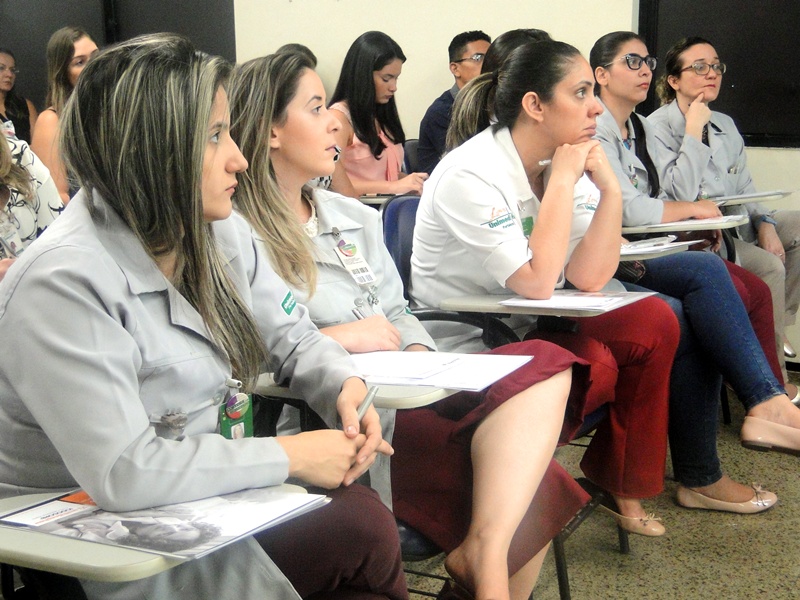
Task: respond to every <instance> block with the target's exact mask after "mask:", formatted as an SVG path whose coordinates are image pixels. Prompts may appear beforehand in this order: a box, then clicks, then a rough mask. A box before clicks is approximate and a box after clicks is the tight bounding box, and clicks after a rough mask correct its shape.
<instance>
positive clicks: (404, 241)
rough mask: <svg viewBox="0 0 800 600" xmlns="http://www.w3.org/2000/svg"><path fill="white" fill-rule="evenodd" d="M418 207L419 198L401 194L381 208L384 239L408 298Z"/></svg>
mask: <svg viewBox="0 0 800 600" xmlns="http://www.w3.org/2000/svg"><path fill="white" fill-rule="evenodd" d="M418 206H419V196H412V195H410V194H401V195H399V196H394V197H393V198H390V199H389V201H388V202H386V203H385V204H384V205H383V207H382V208H381V212H382V213H383V239H384V241H385V242H386V247H387V248H388V249H389V254H391V255H392V260H394V264H395V265H396V266H397V270H398V271H399V272H400V278H401V279H402V280H403V291H404V293H405V296H406V298H408V283H409V279H410V278H411V245H412V242H413V241H414V223H415V222H416V219H417V207H418Z"/></svg>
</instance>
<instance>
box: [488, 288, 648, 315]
mask: <svg viewBox="0 0 800 600" xmlns="http://www.w3.org/2000/svg"><path fill="white" fill-rule="evenodd" d="M654 294H655V292H579V291H577V290H556V291H555V292H553V295H552V296H551V297H550V298H548V299H547V300H531V299H529V298H521V297H517V298H509V299H508V300H503V301H502V302H500V304H502V305H503V306H523V307H528V308H572V309H585V310H599V311H602V312H608V311H612V310H614V309H615V308H619V307H620V306H625V305H627V304H631V303H633V302H636V301H638V300H641V299H642V298H647V297H648V296H653V295H654Z"/></svg>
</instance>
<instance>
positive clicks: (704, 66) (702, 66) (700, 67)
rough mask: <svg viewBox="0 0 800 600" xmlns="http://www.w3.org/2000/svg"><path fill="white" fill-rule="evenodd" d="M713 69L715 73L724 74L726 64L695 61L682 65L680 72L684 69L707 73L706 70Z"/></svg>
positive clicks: (701, 73) (726, 68)
mask: <svg viewBox="0 0 800 600" xmlns="http://www.w3.org/2000/svg"><path fill="white" fill-rule="evenodd" d="M711 69H714V72H715V73H716V74H717V75H724V74H725V71H727V70H728V65H726V64H725V63H707V62H696V63H692V64H691V65H689V66H688V67H684V68H683V69H681V73H683V72H684V71H694V72H695V73H697V74H698V75H708V72H709V71H710V70H711Z"/></svg>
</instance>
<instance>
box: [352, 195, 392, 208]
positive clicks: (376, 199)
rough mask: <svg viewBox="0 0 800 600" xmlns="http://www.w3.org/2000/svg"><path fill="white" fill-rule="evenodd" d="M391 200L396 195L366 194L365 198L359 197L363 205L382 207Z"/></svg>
mask: <svg viewBox="0 0 800 600" xmlns="http://www.w3.org/2000/svg"><path fill="white" fill-rule="evenodd" d="M390 198H394V194H364V195H363V196H359V198H358V199H359V200H360V201H361V202H362V203H363V204H367V205H369V206H379V207H380V206H383V205H384V204H386V203H387V202H388V201H389V199H390Z"/></svg>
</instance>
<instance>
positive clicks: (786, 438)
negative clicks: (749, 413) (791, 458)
mask: <svg viewBox="0 0 800 600" xmlns="http://www.w3.org/2000/svg"><path fill="white" fill-rule="evenodd" d="M741 439H742V446H744V447H745V448H750V449H751V450H759V451H761V452H767V451H769V450H773V451H774V452H783V453H785V454H794V455H798V456H800V429H795V428H794V427H789V426H787V425H781V424H780V423H773V422H772V421H767V420H765V419H759V418H758V417H745V418H744V424H743V425H742V432H741Z"/></svg>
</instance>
